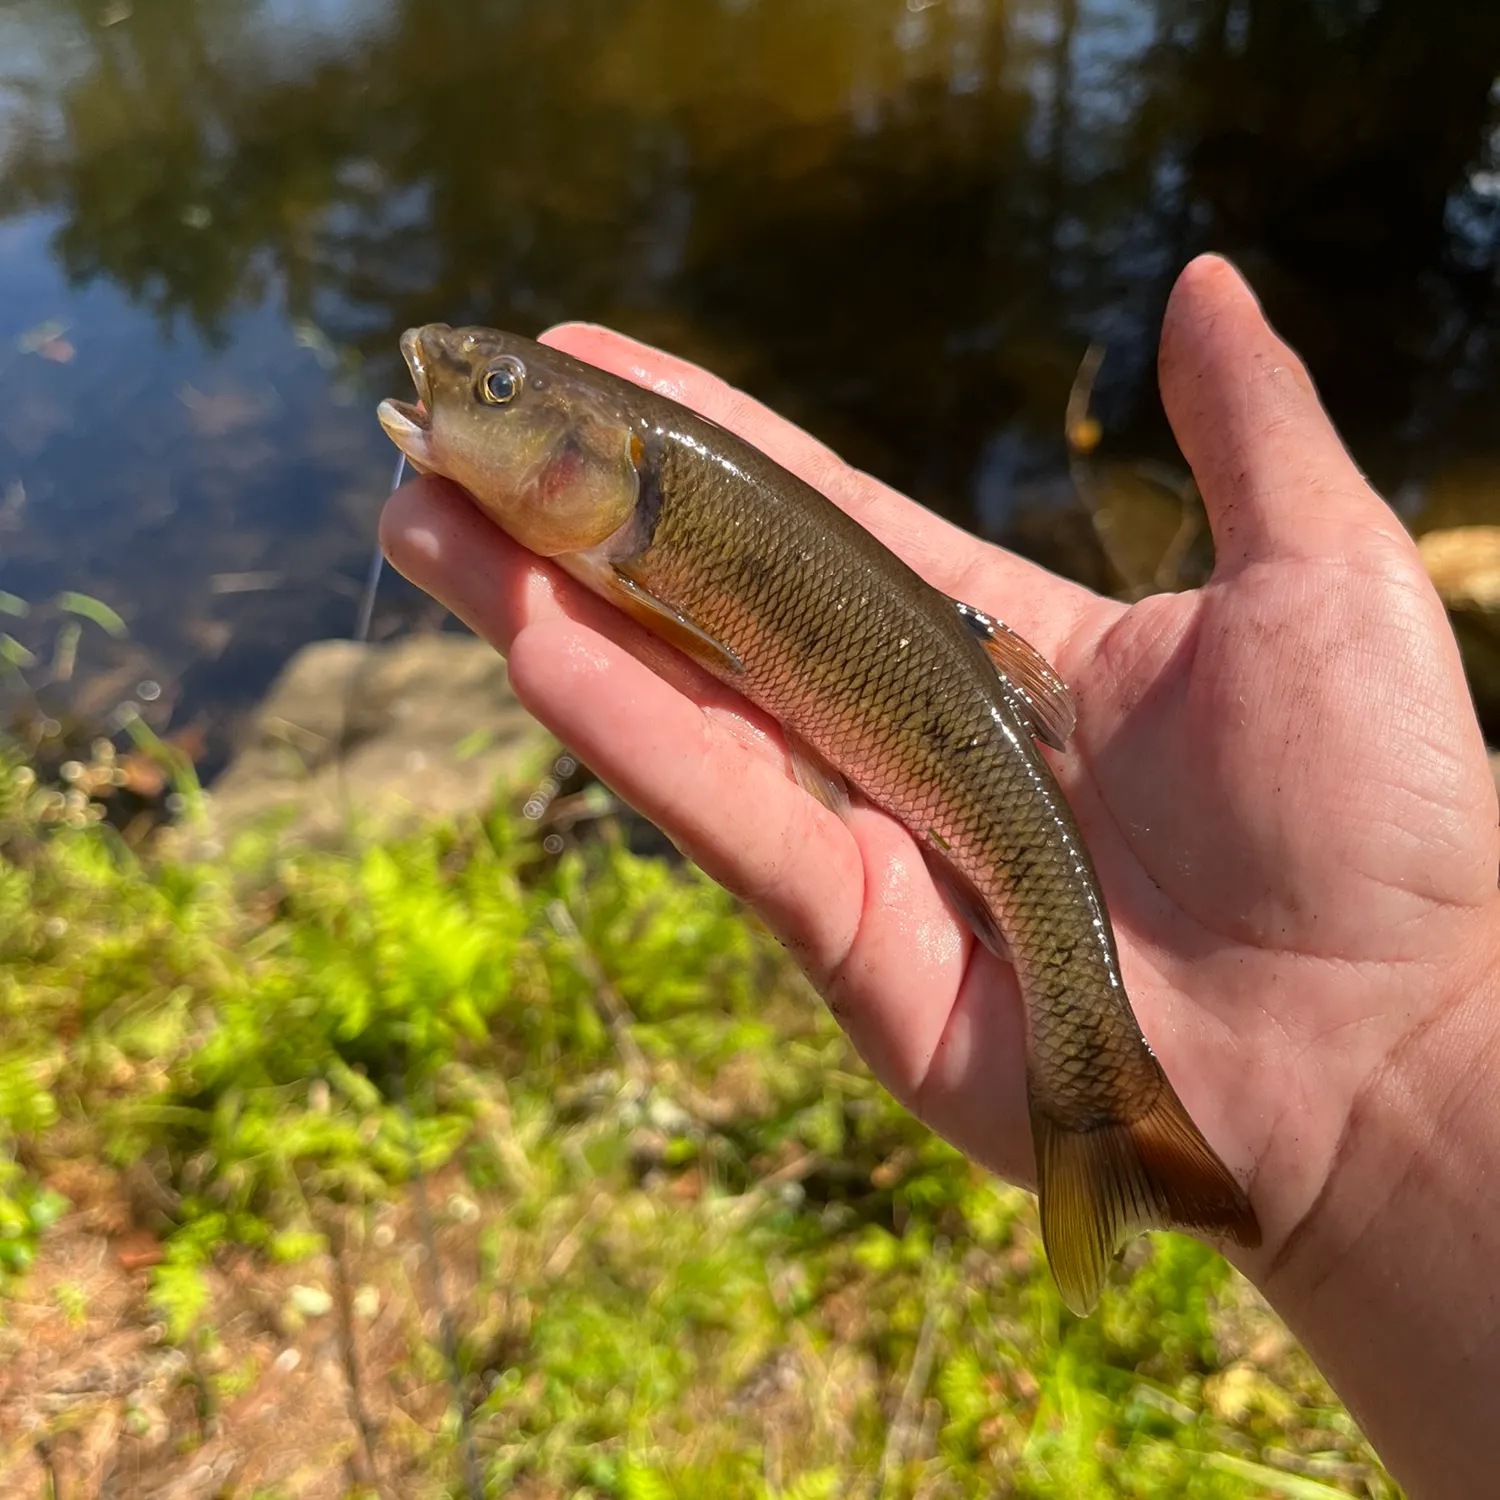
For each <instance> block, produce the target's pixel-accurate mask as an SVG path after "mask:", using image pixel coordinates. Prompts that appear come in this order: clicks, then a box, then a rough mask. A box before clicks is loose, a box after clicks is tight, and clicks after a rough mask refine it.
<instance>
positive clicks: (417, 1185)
mask: <svg viewBox="0 0 1500 1500" xmlns="http://www.w3.org/2000/svg"><path fill="white" fill-rule="evenodd" d="M405 476H406V455H405V454H404V453H399V454H397V456H396V467H395V470H394V471H393V472H392V474H391V494H393V495H394V494H395V493H396V491H397V490H398V489H400V488H401V481H402V479H403V478H405ZM384 569H385V553H384V552H383V551H382V550H381V547H380V540H379V538H378V537H377V538H376V541H375V550H374V552H373V554H372V555H371V557H370V567H369V570H368V572H367V573H366V574H365V586H364V591H363V593H362V594H361V595H360V601H359V614H358V615H357V616H356V618H355V622H354V633H353V635H352V636H351V639H352V640H353V641H354V642H355V643H356V644H358V645H359V646H361V647H368V646H369V644H370V626H371V622H372V620H373V619H374V616H375V597H376V595H377V594H378V593H379V591H380V578H381V574H382V572H383V571H384ZM363 654H364V652H363V651H362V652H361V655H363ZM360 675H361V674H360V672H359V667H358V665H357V664H353V663H351V665H350V669H349V678H348V681H347V682H346V683H345V686H344V709H343V715H342V719H343V722H342V724H341V726H340V730H339V744H338V776H339V785H340V790H341V792H342V796H343V802H344V809H345V819H346V822H348V821H350V820H352V814H353V808H352V806H351V804H350V798H349V788H348V783H347V781H346V779H345V776H344V761H345V756H346V752H347V748H348V743H347V742H348V728H349V716H350V711H351V707H352V705H353V701H354V693H355V688H356V685H357V683H358V680H359V677H360ZM404 1074H405V1067H404V1066H403V1065H393V1066H392V1067H391V1069H390V1071H389V1075H388V1078H389V1087H388V1092H389V1093H390V1094H391V1096H392V1097H393V1099H394V1102H395V1105H396V1108H397V1110H398V1112H399V1113H400V1115H401V1122H402V1126H403V1130H402V1134H403V1135H404V1136H405V1137H406V1150H407V1181H408V1183H409V1184H410V1187H411V1195H412V1207H413V1210H414V1211H415V1215H416V1220H417V1232H418V1234H419V1235H420V1236H421V1240H422V1256H423V1259H424V1260H425V1261H426V1262H427V1275H428V1288H429V1293H428V1294H429V1296H430V1297H431V1299H432V1301H433V1303H434V1304H435V1308H436V1312H437V1315H438V1328H439V1331H440V1334H441V1340H442V1356H443V1363H444V1365H445V1366H446V1370H445V1372H444V1373H445V1375H446V1377H447V1381H448V1390H449V1394H450V1396H451V1398H452V1408H453V1411H454V1414H455V1416H456V1418H457V1422H458V1446H459V1453H460V1459H461V1462H462V1465H463V1479H464V1490H465V1492H466V1496H467V1500H484V1471H483V1469H482V1467H481V1465H480V1462H479V1453H478V1450H477V1448H476V1446H475V1442H474V1424H473V1422H472V1420H471V1419H470V1415H469V1408H468V1405H467V1403H466V1402H465V1401H464V1396H463V1371H462V1369H461V1367H460V1365H459V1348H458V1328H457V1325H456V1323H455V1321H454V1317H453V1309H452V1307H451V1306H450V1305H449V1303H448V1299H447V1297H446V1295H445V1294H444V1290H443V1267H442V1262H441V1261H440V1260H439V1258H438V1247H437V1237H436V1235H435V1234H434V1233H433V1227H432V1209H431V1205H430V1204H429V1202H428V1197H427V1174H426V1173H425V1172H424V1171H423V1170H422V1153H421V1151H420V1149H419V1148H418V1145H417V1122H416V1117H415V1116H414V1115H413V1114H412V1111H411V1104H410V1102H409V1101H408V1099H407V1094H406V1079H405V1076H404Z"/></svg>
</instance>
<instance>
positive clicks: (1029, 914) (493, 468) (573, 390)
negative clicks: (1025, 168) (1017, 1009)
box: [380, 324, 1260, 1312]
mask: <svg viewBox="0 0 1500 1500" xmlns="http://www.w3.org/2000/svg"><path fill="white" fill-rule="evenodd" d="M402 350H403V353H405V355H406V358H407V362H408V364H409V365H410V366H411V370H412V375H413V379H414V380H415V382H416V384H417V388H418V393H419V395H420V396H421V398H422V399H421V401H420V402H419V403H418V404H417V405H415V406H412V405H407V404H405V403H400V402H392V401H387V402H384V403H382V405H381V410H380V416H381V421H382V423H383V424H384V425H385V428H386V431H387V432H388V433H389V434H390V435H391V437H392V438H393V440H394V441H396V442H397V444H398V445H399V446H401V447H402V449H403V451H404V452H406V453H407V455H408V456H409V457H410V458H411V459H412V461H413V462H414V463H416V464H417V465H418V466H419V467H421V468H423V469H426V470H431V471H436V472H438V473H442V474H445V475H447V476H448V477H449V478H451V479H454V480H455V481H457V482H458V483H459V484H461V485H463V486H464V488H465V489H466V490H468V492H469V493H470V495H471V496H472V497H473V499H474V500H475V502H476V503H477V504H478V505H479V506H480V508H481V509H482V510H483V511H485V513H486V514H488V515H489V516H491V517H492V518H493V519H494V520H495V521H497V522H498V523H499V524H500V525H501V526H502V527H504V528H505V530H507V531H508V532H509V533H510V534H511V536H512V537H514V538H515V540H516V541H518V542H519V543H520V544H521V545H522V546H529V547H532V548H533V550H536V551H538V552H540V553H542V554H543V555H545V556H549V557H553V558H555V559H556V560H557V561H558V562H559V563H560V564H561V565H562V566H563V567H565V568H566V569H567V570H568V571H569V572H571V573H573V574H574V576H576V577H578V578H580V579H582V580H583V581H584V582H585V583H587V584H588V586H589V587H591V588H594V589H595V590H596V591H598V592H599V593H601V594H602V595H603V596H604V597H605V598H606V599H609V600H610V601H611V602H612V603H614V604H616V605H618V606H619V607H620V608H621V609H624V610H626V611H627V612H628V613H630V614H631V615H632V616H633V617H634V618H636V619H637V620H639V621H640V622H641V623H642V624H644V625H645V626H646V627H647V628H649V629H654V630H657V631H658V632H659V633H661V634H662V635H664V636H665V637H666V638H667V639H669V640H671V641H673V643H674V644H677V645H679V646H681V647H682V648H683V649H685V650H687V651H688V652H689V654H691V655H693V656H694V657H695V658H696V659H698V660H699V661H700V662H702V663H703V664H704V665H705V666H707V667H708V668H709V669H710V670H711V671H713V672H714V673H715V674H716V675H717V676H719V677H720V678H722V679H723V680H724V681H726V682H727V683H729V684H730V685H731V686H732V687H734V688H735V689H736V690H737V691H738V692H740V693H742V694H743V695H744V696H745V697H746V698H747V699H749V700H750V701H751V702H753V703H755V704H757V705H758V706H759V707H760V708H762V709H764V710H765V711H766V712H767V713H769V714H770V715H772V716H773V717H774V718H775V719H777V720H778V721H779V722H780V723H781V724H782V725H783V726H784V728H785V729H786V730H787V731H788V734H789V744H790V746H791V749H792V753H793V755H794V758H797V757H800V758H802V759H803V760H804V761H805V760H806V759H807V757H805V756H804V755H803V751H802V745H804V744H805V745H806V746H808V747H811V751H812V752H815V753H816V755H817V756H818V757H821V759H822V760H823V761H824V762H826V763H827V765H829V766H831V767H833V768H834V769H835V770H836V771H838V772H839V773H841V774H842V775H843V777H845V778H846V779H847V780H848V781H849V782H850V783H852V784H853V785H854V786H855V787H856V788H858V789H859V791H860V792H861V793H862V794H863V796H864V797H865V798H866V799H868V801H870V802H871V803H873V804H875V805H876V806H878V807H881V808H883V809H884V810H885V811H886V812H888V813H889V814H890V815H891V816H892V817H894V818H897V819H898V820H899V821H900V822H901V823H903V824H904V825H905V826H906V827H907V828H908V829H909V830H910V831H911V833H912V835H913V837H914V838H915V839H916V841H917V843H918V844H919V846H920V847H921V849H922V851H923V854H924V856H925V857H926V858H927V860H928V862H929V864H930V866H931V867H932V869H933V871H934V874H935V876H936V877H937V878H938V879H939V881H940V883H942V884H943V885H944V887H945V888H946V889H947V890H948V892H949V894H950V896H951V897H952V898H953V900H954V904H955V905H956V906H957V907H958V909H959V910H960V912H961V913H962V914H963V915H964V917H965V920H967V921H968V922H969V923H970V925H971V926H972V927H973V928H974V930H975V931H976V933H977V934H978V935H979V937H980V938H981V939H982V940H984V941H985V942H987V943H988V944H989V945H990V946H991V947H992V948H994V949H996V951H1000V952H1003V953H1005V954H1006V955H1007V956H1008V957H1009V958H1010V960H1011V962H1012V963H1013V964H1014V967H1015V972H1016V978H1017V980H1018V983H1019V987H1020V991H1021V995H1022V999H1023V1001H1024V1004H1025V1010H1026V1036H1027V1057H1026V1063H1027V1067H1026V1074H1027V1091H1028V1102H1029V1105H1030V1115H1031V1128H1032V1139H1033V1145H1034V1148H1035V1155H1036V1167H1037V1190H1038V1195H1039V1198H1040V1209H1041V1223H1042V1236H1043V1241H1044V1244H1045V1245H1046V1249H1047V1253H1048V1257H1049V1260H1050V1262H1051V1266H1052V1270H1053V1273H1054V1276H1055V1278H1056V1280H1057V1283H1058V1287H1059V1289H1060V1290H1061V1292H1062V1295H1063V1298H1064V1300H1065V1301H1066V1302H1067V1303H1068V1305H1069V1306H1070V1307H1072V1308H1073V1309H1074V1310H1075V1311H1078V1312H1086V1311H1088V1310H1089V1309H1090V1308H1092V1307H1093V1305H1094V1304H1095V1302H1096V1301H1097V1299H1098V1296H1099V1292H1100V1289H1101V1287H1102V1285H1103V1282H1104V1280H1105V1277H1106V1274H1107V1272H1108V1268H1109V1262H1110V1260H1111V1258H1112V1256H1113V1255H1114V1252H1115V1251H1116V1250H1117V1249H1118V1248H1119V1246H1120V1245H1121V1244H1122V1243H1123V1242H1124V1240H1125V1239H1126V1238H1128V1237H1129V1235H1130V1234H1132V1233H1135V1232H1137V1231H1139V1230H1141V1229H1145V1228H1152V1227H1164V1228H1165V1227H1181V1228H1190V1229H1194V1230H1197V1231H1199V1232H1203V1233H1206V1234H1210V1235H1219V1236H1224V1237H1227V1238H1230V1239H1233V1240H1236V1241H1238V1242H1239V1243H1241V1244H1244V1245H1253V1244H1257V1243H1258V1242H1259V1238H1260V1228H1259V1224H1258V1223H1257V1221H1256V1217H1255V1212H1254V1210H1253V1208H1252V1207H1251V1205H1250V1202H1249V1200H1248V1198H1247V1197H1246V1195H1245V1193H1244V1191H1243V1190H1242V1189H1241V1187H1240V1186H1239V1184H1238V1183H1237V1182H1236V1181H1235V1179H1234V1177H1233V1176H1232V1174H1231V1173H1230V1172H1229V1170H1228V1169H1227V1168H1226V1167H1225V1165H1224V1164H1223V1162H1221V1161H1220V1160H1219V1158H1218V1157H1217V1156H1216V1155H1215V1154H1214V1152H1213V1149H1212V1147H1210V1146H1209V1144H1208V1143H1207V1142H1206V1141H1205V1140H1204V1138H1203V1136H1202V1135H1201V1133H1200V1132H1199V1131H1198V1129H1197V1127H1196V1126H1195V1125H1194V1124H1193V1122H1192V1120H1191V1119H1190V1118H1189V1116H1188V1114H1187V1111H1186V1110H1185V1109H1184V1108H1183V1106H1182V1103H1181V1101H1180V1100H1179V1099H1178V1097H1177V1095H1176V1093H1175V1091H1174V1090H1173V1088H1172V1085H1171V1083H1170V1082H1169V1081H1168V1079H1167V1077H1166V1074H1165V1073H1164V1072H1163V1071H1162V1069H1161V1067H1160V1065H1159V1064H1158V1062H1157V1060H1156V1058H1155V1056H1154V1055H1153V1053H1152V1052H1151V1049H1150V1047H1149V1046H1148V1045H1147V1043H1146V1040H1145V1038H1144V1037H1143V1036H1142V1034H1141V1031H1140V1028H1139V1026H1138V1025H1137V1023H1136V1019H1135V1016H1134V1013H1133V1012H1132V1010H1131V1007H1130V1002H1129V1000H1128V998H1127V996H1126V993H1125V987H1124V985H1123V983H1122V982H1121V979H1120V971H1119V963H1118V959H1117V956H1116V952H1115V943H1114V935H1113V931H1112V929H1111V927H1110V922H1109V917H1108V914H1107V912H1106V910H1105V906H1104V899H1103V896H1102V894H1101V893H1100V889H1099V883H1098V880H1097V879H1096V877H1095V873H1094V869H1093V866H1092V864H1091V862H1090V859H1089V855H1088V850H1087V848H1086V846H1085V844H1084V841H1083V837H1082V835H1081V834H1080V832H1079V829H1078V827H1077V824H1076V823H1075V821H1074V818H1073V815H1072V812H1071V809H1070V808H1069V806H1068V802H1067V799H1066V798H1065V796H1064V795H1063V792H1062V789H1061V787H1060V786H1059V785H1058V783H1057V780H1056V779H1055V777H1054V776H1053V774H1052V771H1051V769H1050V767H1049V766H1048V764H1047V761H1046V759H1045V758H1044V756H1043V754H1042V752H1041V750H1040V749H1039V748H1038V746H1037V744H1036V741H1035V738H1034V731H1035V732H1039V733H1040V732H1046V733H1047V734H1049V735H1050V742H1051V743H1061V741H1062V737H1063V736H1065V734H1066V732H1067V729H1068V727H1070V726H1071V722H1072V714H1071V709H1069V711H1068V712H1067V713H1066V715H1061V716H1059V715H1058V714H1057V712H1056V711H1057V708H1058V704H1057V703H1056V702H1055V701H1053V697H1052V695H1055V694H1056V693H1058V692H1060V691H1061V689H1060V688H1059V687H1058V685H1057V684H1056V682H1055V678H1053V677H1052V675H1051V673H1050V670H1049V669H1047V668H1046V666H1045V664H1044V663H1041V662H1040V660H1039V658H1037V657H1036V655H1035V653H1034V652H1032V651H1031V649H1030V648H1029V647H1027V646H1026V645H1025V643H1024V642H1021V641H1019V638H1017V637H1014V636H1012V635H1010V634H1009V633H1008V632H1006V631H1005V630H1004V627H999V626H996V625H995V623H994V622H992V621H989V620H988V619H987V618H986V617H984V616H981V615H979V614H978V612H977V611H974V610H972V609H969V608H968V607H967V606H964V605H959V604H957V603H955V601H953V600H951V599H948V598H947V597H946V596H944V595H943V594H941V593H939V592H938V591H937V590H936V589H934V588H932V587H931V586H930V585H929V584H927V583H926V582H925V581H923V580H922V579H921V578H920V577H919V576H918V575H917V574H916V573H915V572H913V571H912V570H911V569H910V568H909V567H907V566H906V565H905V564H904V563H903V562H901V561H900V560H899V559H898V558H897V557H895V556H894V554H892V553H891V552H890V551H889V550H888V549H887V548H886V547H884V546H883V545H882V544H881V543H880V542H878V541H877V540H876V539H875V538H874V537H873V536H871V535H870V533H869V532H867V531H865V530H864V529H863V528H862V527H861V526H859V525H858V524H857V523H856V522H854V521H853V520H852V519H851V518H850V517H849V516H847V515H846V514H845V513H844V512H843V511H842V510H840V509H839V508H838V507H837V506H835V505H833V504H832V503H831V502H830V501H829V500H827V499H826V498H825V497H824V496H822V495H820V494H819V493H818V492H817V491H816V490H814V489H812V488H811V487H810V486H809V485H807V484H806V483H804V482H803V481H802V480H801V479H799V478H797V477H796V476H795V475H793V474H791V473H789V472H788V471H787V470H786V469H784V468H782V467H781V466H780V465H778V464H776V463H775V462H774V461H773V460H771V459H770V458H768V457H767V456H766V455H765V454H763V453H761V452H760V451H759V450H757V449H756V448H754V447H752V446H750V445H749V444H748V443H746V442H744V441H742V440H741V439H740V438H738V437H736V436H735V435H734V434H732V433H730V432H727V431H725V430H724V429H723V428H721V427H718V426H717V425H716V424H714V423H713V422H710V421H708V420H706V419H705V418H703V417H700V416H698V415H697V414H696V413H694V412H692V411H690V410H688V409H687V408H686V407H683V406H681V405H679V404H677V403H676V402H674V401H671V400H669V399H668V398H666V397H664V396H662V395H660V394H658V393H656V392H654V391H650V390H646V389H643V388H641V387H639V386H637V385H635V384H633V383H631V382H629V381H625V380H622V379H620V378H618V377H616V376H613V375H610V374H608V373H606V372H604V371H601V370H597V369H595V368H593V367H592V366H590V365H587V364H584V363H583V362H581V361H579V360H576V359H573V358H571V357H570V356H568V355H566V354H563V353H561V352H559V351H557V350H554V349H548V348H544V347H543V346H541V345H538V344H534V343H531V342H530V341H528V340H525V339H520V338H517V337H515V336H514V335H510V334H504V333H497V332H494V331H492V330H487V329H452V328H448V327H446V326H444V325H441V324H432V325H429V326H428V327H426V328H422V329H413V330H410V331H409V332H408V333H407V334H405V335H404V336H403V338H402ZM981 633H982V634H983V635H984V641H983V642H981V639H980V635H981ZM1035 692H1041V693H1042V694H1043V695H1044V696H1045V697H1046V701H1045V702H1043V703H1041V704H1040V705H1039V704H1038V701H1037V699H1036V698H1035V696H1034V693H1035ZM1063 706H1064V707H1067V705H1066V704H1064V705H1063ZM1049 708H1050V710H1051V711H1052V716H1051V717H1049V713H1048V710H1049ZM1059 724H1061V726H1062V727H1061V728H1058V727H1057V726H1058V725H1059ZM803 776H804V779H805V784H814V785H815V784H816V781H817V778H816V777H812V778H810V779H809V778H807V772H806V769H805V767H804V771H803Z"/></svg>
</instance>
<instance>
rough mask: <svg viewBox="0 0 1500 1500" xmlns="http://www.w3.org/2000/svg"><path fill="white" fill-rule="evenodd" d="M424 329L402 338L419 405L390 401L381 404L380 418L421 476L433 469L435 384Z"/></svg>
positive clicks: (389, 398) (407, 333) (377, 412)
mask: <svg viewBox="0 0 1500 1500" xmlns="http://www.w3.org/2000/svg"><path fill="white" fill-rule="evenodd" d="M425 332H426V330H425V329H422V328H408V329H407V330H406V332H405V333H403V334H402V335H401V356H402V358H403V359H405V361H406V368H407V369H408V370H409V371H410V372H411V383H412V385H413V386H415V387H416V392H417V399H416V400H415V401H398V400H396V399H395V398H394V397H388V398H387V399H386V400H384V401H382V402H381V403H380V406H379V407H378V408H377V410H376V413H375V414H376V416H377V417H378V418H379V419H380V425H381V426H382V427H383V428H384V429H385V432H386V436H387V437H389V438H390V440H391V441H392V442H393V443H394V444H395V445H396V446H397V447H398V448H399V449H400V450H401V451H402V452H403V453H404V454H405V455H406V456H407V458H408V459H409V460H410V461H411V463H412V465H413V466H414V467H415V468H417V469H418V470H419V471H420V472H426V470H427V468H428V467H429V465H428V464H427V463H425V462H424V459H425V458H426V455H427V449H428V444H429V442H430V440H431V436H432V383H431V380H430V378H429V376H428V371H427V353H426V349H425V348H424V346H423V334H424V333H425Z"/></svg>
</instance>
